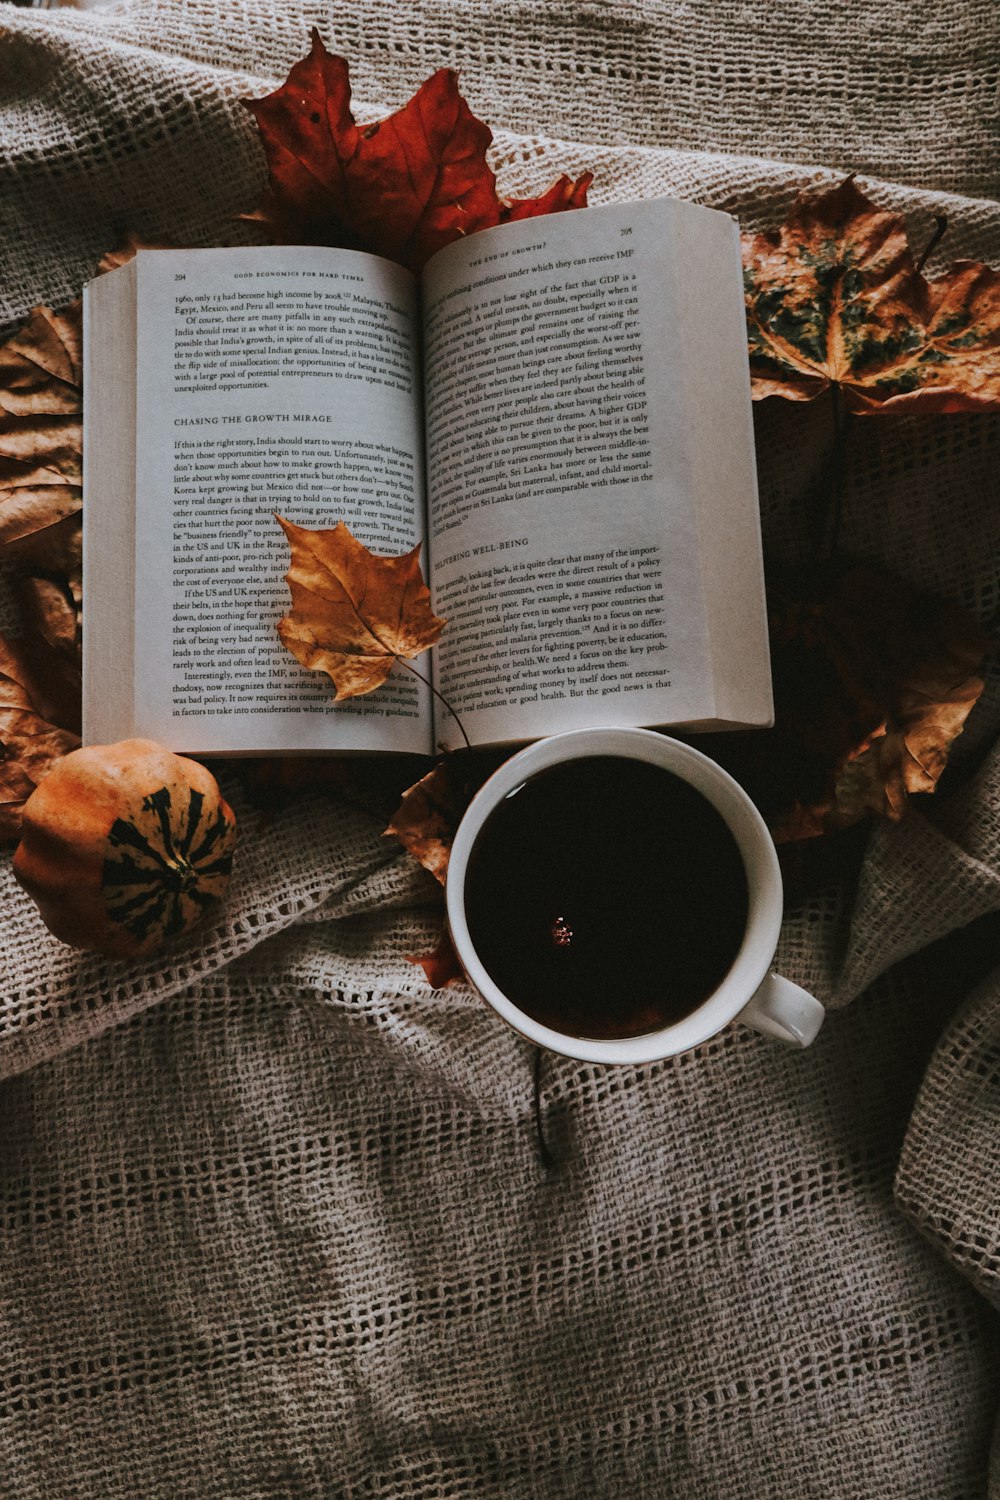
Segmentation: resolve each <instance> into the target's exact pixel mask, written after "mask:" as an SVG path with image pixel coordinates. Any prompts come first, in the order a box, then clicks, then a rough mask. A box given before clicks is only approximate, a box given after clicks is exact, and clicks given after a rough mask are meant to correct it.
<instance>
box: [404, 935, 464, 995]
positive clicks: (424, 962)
mask: <svg viewBox="0 0 1000 1500" xmlns="http://www.w3.org/2000/svg"><path fill="white" fill-rule="evenodd" d="M406 961H407V963H410V964H417V965H418V966H419V967H420V968H421V969H423V971H424V973H425V974H426V975H427V983H428V984H429V985H430V987H431V989H433V990H443V989H444V987H445V985H448V984H455V983H458V982H460V981H461V980H464V978H465V970H464V969H463V968H462V965H461V964H460V963H459V961H458V954H457V953H456V952H455V949H454V947H453V946H452V941H451V937H450V936H449V934H448V931H447V928H446V929H445V931H444V932H442V934H441V937H440V938H439V940H438V942H437V945H436V946H435V947H434V948H433V949H432V951H431V952H430V953H423V954H417V953H408V954H407V955H406Z"/></svg>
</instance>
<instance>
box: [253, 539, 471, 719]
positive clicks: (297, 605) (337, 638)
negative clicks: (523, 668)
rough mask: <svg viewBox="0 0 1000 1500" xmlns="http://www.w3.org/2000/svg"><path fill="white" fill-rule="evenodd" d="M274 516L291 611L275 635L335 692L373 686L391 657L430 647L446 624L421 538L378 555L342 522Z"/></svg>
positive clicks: (347, 693)
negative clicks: (325, 525) (286, 554)
mask: <svg viewBox="0 0 1000 1500" xmlns="http://www.w3.org/2000/svg"><path fill="white" fill-rule="evenodd" d="M277 519H278V521H279V523H280V525H281V526H282V528H283V529H284V532H285V536H286V537H287V538H288V543H289V546H290V547H291V549H292V562H291V566H290V568H289V570H288V572H287V573H286V574H285V579H286V582H287V583H288V586H289V588H290V589H291V593H292V609H291V613H290V614H287V615H285V617H284V619H282V620H280V621H279V622H278V634H279V635H280V637H281V639H282V642H283V643H284V645H285V646H287V647H288V650H289V651H290V652H291V653H292V655H293V656H294V657H295V658H296V660H297V661H300V662H301V663H302V665H303V666H304V667H309V668H310V669H311V670H312V671H315V672H326V673H328V674H329V676H330V678H331V679H332V681H333V684H334V687H335V688H336V693H335V695H334V696H335V697H337V698H341V699H342V698H355V697H358V696H359V695H360V694H362V693H371V692H373V691H374V689H375V688H377V687H379V686H380V685H381V684H382V683H383V682H384V681H385V679H386V678H387V677H388V675H389V673H390V672H391V670H392V664H393V662H394V661H397V660H400V659H403V658H411V657H414V656H419V655H420V653H421V652H422V651H426V650H427V647H428V646H433V644H434V642H435V641H436V640H437V638H438V636H439V635H440V634H441V631H442V630H443V629H444V625H445V622H444V620H440V619H438V617H437V615H435V614H433V613H432V611H431V606H430V598H431V596H430V590H429V589H428V587H427V585H426V584H425V582H424V580H423V575H422V574H421V572H420V562H419V553H420V544H419V543H418V544H417V546H416V547H414V548H413V550H412V551H411V552H406V553H404V554H403V556H402V557H376V556H375V554H374V553H372V552H369V550H368V548H367V547H366V546H365V545H364V543H363V542H359V541H358V539H357V538H356V537H355V536H352V535H351V532H350V531H349V530H348V528H347V527H346V526H345V525H344V523H343V521H338V522H337V524H336V526H334V527H333V528H332V530H325V531H312V530H310V529H309V528H308V527H305V526H296V525H295V524H294V522H292V521H286V520H283V519H282V517H281V516H278V518H277Z"/></svg>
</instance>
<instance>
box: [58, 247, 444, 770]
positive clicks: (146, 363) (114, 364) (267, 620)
mask: <svg viewBox="0 0 1000 1500" xmlns="http://www.w3.org/2000/svg"><path fill="white" fill-rule="evenodd" d="M419 342H420V341H419V334H418V312H417V292H416V285H415V282H414V279H413V278H412V277H411V276H410V274H409V273H408V272H407V271H405V270H403V269H402V268H401V267H399V266H396V265H393V264H391V263H390V262H388V261H384V260H381V259H379V258H378V257H376V256H371V255H363V254H361V253H358V252H355V251H349V250H326V249H316V248H304V247H298V246H295V247H287V246H267V247H264V248H239V249H227V250H180V251H165V250H149V251H142V250H140V251H139V252H138V254H137V255H136V257H135V259H134V260H132V261H130V262H129V263H128V264H127V265H125V266H123V267H121V268H120V269H119V270H116V271H111V272H108V273H106V274H105V275H103V276H100V277H98V278H97V279H96V280H95V281H93V282H91V283H90V285H89V286H88V287H87V289H86V292H85V294H84V360H85V366H84V390H85V412H84V596H85V601H86V603H85V617H84V708H83V713H84V717H83V734H84V742H85V743H86V744H95V743H102V742H107V741H112V740H118V739H122V738H126V737H128V736H131V735H142V736H146V737H148V738H150V739H154V740H158V741H159V742H160V743H162V744H165V745H168V746H170V747H171V748H172V749H175V750H187V751H193V752H200V753H212V752H219V753H229V754H231V753H240V752H243V753H246V752H255V751H256V752H261V753H264V752H269V751H270V752H292V751H322V750H397V751H398V750H405V751H412V752H418V753H421V754H425V753H428V752H429V750H430V749H431V747H432V733H431V727H430V726H431V714H430V693H429V690H428V689H426V688H425V687H424V685H423V684H422V683H421V682H419V681H418V679H417V678H416V677H414V676H413V675H412V674H411V673H408V672H406V671H404V670H402V669H398V668H397V669H394V671H393V674H392V676H391V677H390V678H389V680H388V682H387V683H386V684H385V685H384V686H383V687H382V688H380V689H379V691H378V693H377V694H373V695H371V696H369V697H362V698H354V699H350V700H347V701H346V702H342V703H335V702H334V701H333V684H332V683H331V682H330V680H329V678H328V677H327V676H326V675H325V674H322V673H313V672H308V671H306V670H305V669H304V668H303V667H301V666H300V665H299V664H298V662H296V661H295V660H294V659H293V658H292V656H291V655H290V654H289V653H288V652H287V651H286V650H285V648H284V646H282V644H281V642H280V640H279V639H278V635H277V631H276V628H275V627H276V624H277V621H278V620H279V619H280V617H281V616H282V615H283V614H285V613H287V611H288V608H289V603H290V596H289V592H288V588H287V585H286V584H285V582H284V575H285V572H286V570H287V568H288V562H289V553H288V547H287V544H286V542H285V538H284V534H283V532H282V530H281V528H280V526H279V525H278V523H277V521H276V520H275V518H274V517H275V513H278V514H280V515H283V516H285V517H287V518H288V519H290V520H292V521H294V522H296V523H297V524H298V525H300V526H310V527H331V526H334V525H335V524H336V522H337V521H338V520H341V519H342V520H344V521H346V523H347V525H348V526H349V527H350V528H351V530H352V531H353V532H354V534H355V535H356V536H357V537H359V538H360V540H361V541H363V542H364V543H365V545H366V546H368V547H369V548H371V550H372V551H373V552H377V553H383V554H398V553H401V552H404V551H408V550H409V549H410V548H412V547H413V546H415V544H416V543H417V542H418V541H419V540H421V538H422V537H423V534H424V520H425V510H424V477H423V435H422V414H421V413H422V407H421V393H420V386H419V380H420V377H419Z"/></svg>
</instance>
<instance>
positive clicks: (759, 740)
mask: <svg viewBox="0 0 1000 1500" xmlns="http://www.w3.org/2000/svg"><path fill="white" fill-rule="evenodd" d="M768 607H769V621H770V628H771V664H772V674H773V680H774V699H775V725H774V728H773V729H769V730H762V731H756V732H753V733H750V734H744V735H738V736H733V737H725V738H724V739H720V740H719V741H718V743H716V741H715V740H714V739H713V746H712V751H713V753H715V754H716V755H719V756H720V758H722V759H723V761H724V762H725V764H727V765H728V766H729V768H730V769H731V770H733V772H734V774H736V775H737V776H738V777H739V778H740V779H741V780H742V781H743V783H744V785H745V786H746V787H747V790H748V791H749V792H750V793H751V795H752V796H753V797H754V799H755V800H756V801H757V803H758V806H759V807H760V808H761V811H762V812H763V814H764V816H765V818H766V819H767V821H768V824H769V826H770V828H771V831H772V833H773V834H774V837H775V839H776V840H777V841H778V842H783V841H788V840H795V839H804V838H813V837H815V836H817V835H819V834H824V833H834V832H837V831H838V830H840V829H843V828H848V827H850V826H851V825H852V824H854V823H857V822H859V821H860V820H861V819H862V818H864V817H866V816H867V815H869V814H870V813H874V814H877V815H879V816H881V817H884V818H888V819H891V820H894V821H898V819H900V818H901V817H902V816H903V815H904V813H905V811H906V809H907V806H908V801H909V798H910V796H911V795H912V794H914V793H919V792H931V791H933V790H934V789H935V787H936V785H937V782H938V778H939V777H940V775H941V773H942V771H943V770H944V768H945V765H946V764H947V760H948V755H949V751H950V749H951V746H952V744H953V742H954V740H955V738H956V737H957V735H959V734H960V733H961V731H962V728H963V726H964V723H965V720H966V718H967V716H968V714H969V712H970V710H971V709H972V707H973V705H974V704H975V702H976V700H977V699H978V697H979V694H980V693H981V691H982V688H983V680H982V678H981V676H980V675H979V673H980V669H981V667H982V664H983V661H984V660H985V657H986V655H987V654H988V652H989V651H990V650H991V649H992V648H993V646H994V641H993V639H992V637H991V636H989V635H988V634H987V633H986V632H985V631H984V630H983V629H982V627H981V626H980V625H979V623H978V622H977V621H976V620H975V619H974V618H973V617H972V616H971V615H970V614H968V613H967V612H966V611H965V610H963V609H960V608H958V607H957V606H955V605H952V604H948V603H946V602H944V601H942V600H940V599H937V598H935V597H934V596H932V595H930V594H928V593H926V592H924V591H923V590H920V589H917V588H915V587H914V586H913V585H912V584H910V583H908V582H906V580H904V579H902V578H899V577H897V576H895V575H893V574H891V573H888V572H886V571H884V570H882V569H879V568H875V567H873V566H868V565H862V564H853V565H852V564H842V565H830V566H828V567H827V568H826V569H823V568H820V567H816V568H813V569H812V570H810V572H809V574H808V575H804V576H803V577H789V578H785V579H782V580H781V581H780V582H776V581H775V580H773V579H772V580H770V581H769V588H768Z"/></svg>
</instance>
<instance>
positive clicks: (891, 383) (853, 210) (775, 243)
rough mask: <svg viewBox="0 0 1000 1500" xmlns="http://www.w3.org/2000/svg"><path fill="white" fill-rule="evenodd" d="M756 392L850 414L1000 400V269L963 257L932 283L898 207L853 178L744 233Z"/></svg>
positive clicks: (974, 406) (958, 407) (989, 404)
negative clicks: (824, 401) (870, 194)
mask: <svg viewBox="0 0 1000 1500" xmlns="http://www.w3.org/2000/svg"><path fill="white" fill-rule="evenodd" d="M743 264H744V279H745V285H746V306H747V322H748V328H749V340H750V372H751V377H752V382H753V394H754V397H755V399H757V400H760V399H762V398H763V397H765V396H783V397H785V398H786V399H787V400H789V401H812V400H814V399H815V398H816V397H817V396H819V395H821V394H822V393H823V392H824V391H825V390H827V389H829V387H830V386H831V385H832V386H837V387H839V389H840V390H841V391H842V393H843V398H844V404H845V407H846V409H847V410H848V411H853V412H860V413H876V412H883V411H893V412H895V411H913V410H919V411H924V412H931V411H937V412H946V411H983V410H996V408H997V407H998V406H1000V272H998V271H995V270H993V269H992V268H991V267H989V266H983V265H979V264H976V263H975V262H972V261H958V262H956V264H955V265H954V266H952V268H951V270H950V271H948V272H946V274H945V275H943V276H940V277H938V278H937V279H936V280H934V281H928V280H927V279H926V278H925V277H924V276H923V275H922V274H921V272H920V270H919V268H918V266H917V263H916V261H915V260H914V257H913V254H912V252H911V250H910V247H909V244H908V241H907V237H906V227H905V225H904V223H903V221H902V219H900V218H898V217H897V215H895V214H892V213H888V212H887V211H885V210H884V209H880V208H878V207H877V206H876V205H875V204H874V203H872V202H871V200H870V199H869V198H866V197H865V195H864V193H862V192H861V191H860V189H859V188H858V187H857V186H856V185H855V183H854V182H853V180H852V179H851V178H848V179H847V180H846V181H845V182H842V183H841V184H840V185H839V186H838V187H836V188H833V189H832V190H828V191H826V192H822V193H807V194H803V195H802V196H801V197H800V198H798V199H797V201H796V202H795V204H794V205H793V207H792V209H791V212H790V213H789V215H788V218H787V219H786V220H785V223H784V224H783V225H782V226H781V228H780V229H774V230H769V231H768V232H767V233H765V234H745V235H744V236H743Z"/></svg>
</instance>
